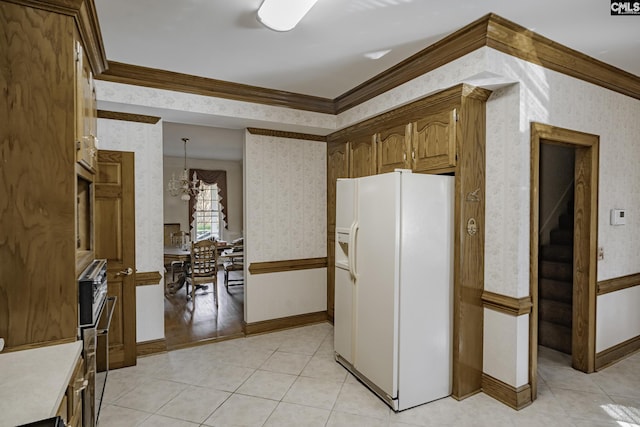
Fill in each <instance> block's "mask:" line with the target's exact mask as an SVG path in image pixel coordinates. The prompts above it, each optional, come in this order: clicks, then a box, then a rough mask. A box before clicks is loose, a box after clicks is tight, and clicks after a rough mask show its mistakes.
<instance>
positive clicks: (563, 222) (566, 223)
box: [558, 213, 573, 230]
mask: <svg viewBox="0 0 640 427" xmlns="http://www.w3.org/2000/svg"><path fill="white" fill-rule="evenodd" d="M558 226H559V227H560V228H561V229H563V230H573V215H570V214H568V213H563V214H562V215H560V218H558Z"/></svg>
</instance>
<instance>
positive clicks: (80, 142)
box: [75, 40, 98, 172]
mask: <svg viewBox="0 0 640 427" xmlns="http://www.w3.org/2000/svg"><path fill="white" fill-rule="evenodd" d="M75 61H76V66H75V81H76V87H75V94H76V104H75V122H76V126H75V129H76V131H75V141H76V160H77V162H78V163H80V164H81V165H82V166H84V167H85V168H87V169H88V170H90V171H91V172H95V167H96V156H97V155H98V149H97V147H96V134H97V132H98V129H97V128H98V124H97V123H98V117H97V99H96V88H95V82H94V80H93V72H92V71H91V67H90V65H89V60H88V58H87V56H86V54H85V53H84V49H83V48H82V44H81V43H80V41H79V40H76V42H75Z"/></svg>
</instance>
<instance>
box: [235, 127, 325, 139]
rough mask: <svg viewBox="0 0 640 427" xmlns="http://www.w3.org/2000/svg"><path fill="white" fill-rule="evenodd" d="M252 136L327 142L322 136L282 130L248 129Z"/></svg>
mask: <svg viewBox="0 0 640 427" xmlns="http://www.w3.org/2000/svg"><path fill="white" fill-rule="evenodd" d="M247 131H248V132H249V133H250V134H251V135H262V136H273V137H276V138H290V139H303V140H305V141H319V142H327V137H326V136H322V135H310V134H308V133H298V132H286V131H282V130H271V129H260V128H247Z"/></svg>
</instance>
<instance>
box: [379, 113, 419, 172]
mask: <svg viewBox="0 0 640 427" xmlns="http://www.w3.org/2000/svg"><path fill="white" fill-rule="evenodd" d="M410 148H411V125H410V124H408V125H400V126H396V127H393V128H391V129H387V130H384V131H382V132H380V133H378V134H376V149H377V159H378V167H377V171H378V173H385V172H393V171H394V170H395V169H398V168H400V169H409V168H411V164H410V162H409V153H410Z"/></svg>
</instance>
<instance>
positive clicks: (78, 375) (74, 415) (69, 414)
mask: <svg viewBox="0 0 640 427" xmlns="http://www.w3.org/2000/svg"><path fill="white" fill-rule="evenodd" d="M88 384H89V381H88V380H87V379H86V378H85V370H84V359H82V358H79V359H78V363H77V364H76V367H75V369H74V371H73V375H72V376H71V381H69V385H68V386H67V390H66V392H65V394H64V397H63V399H62V403H61V404H60V409H58V415H59V416H61V417H62V419H63V420H65V425H67V426H69V427H81V426H82V392H83V391H84V390H85V389H86V388H87V385H88Z"/></svg>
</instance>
